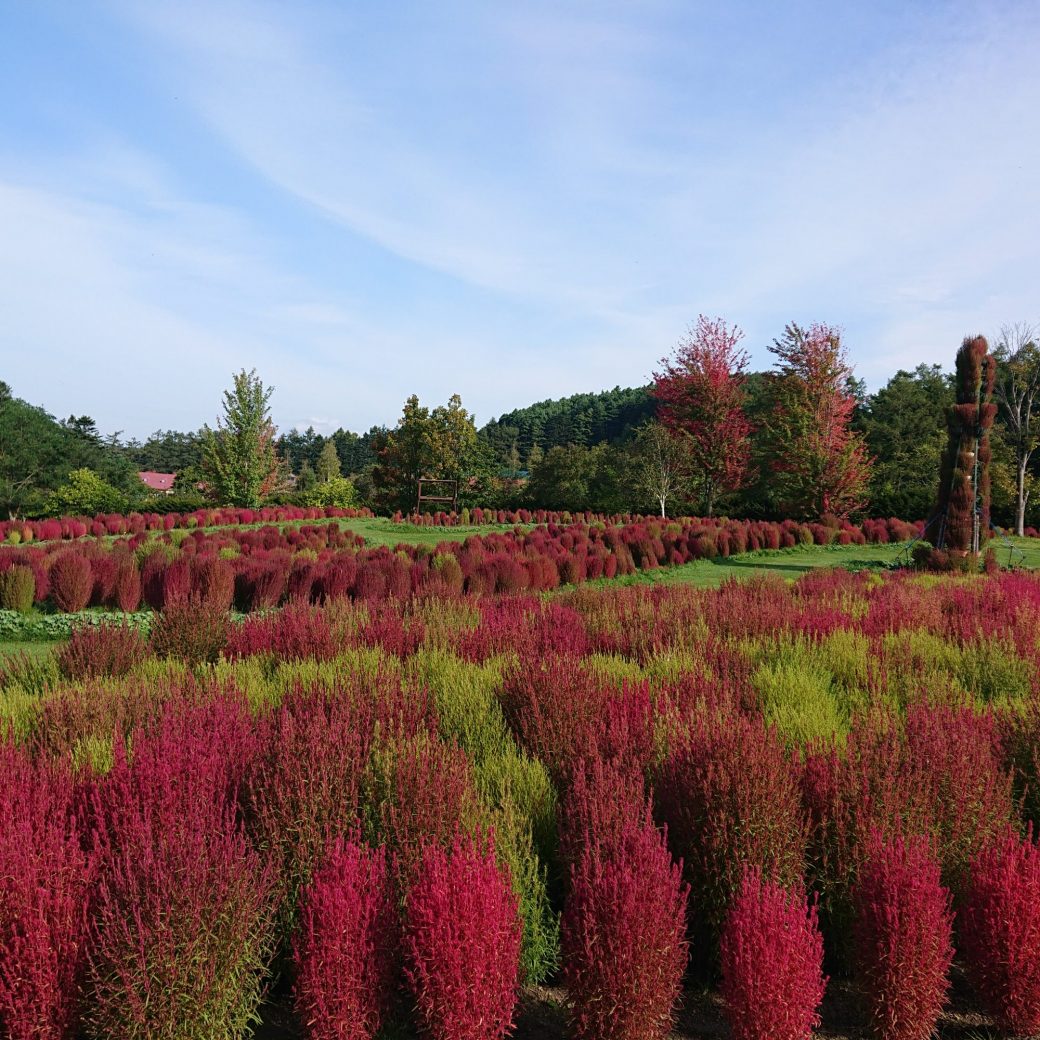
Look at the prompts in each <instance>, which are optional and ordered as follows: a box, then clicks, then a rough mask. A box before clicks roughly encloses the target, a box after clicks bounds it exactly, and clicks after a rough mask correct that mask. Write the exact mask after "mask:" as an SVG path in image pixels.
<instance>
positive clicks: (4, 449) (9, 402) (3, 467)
mask: <svg viewBox="0 0 1040 1040" xmlns="http://www.w3.org/2000/svg"><path fill="white" fill-rule="evenodd" d="M75 469H91V470H93V471H94V472H95V473H97V474H98V476H99V477H100V478H101V479H102V480H104V481H106V482H107V483H108V484H111V485H112V486H113V487H115V488H116V489H117V490H118V491H120V492H121V493H122V494H124V495H126V496H127V497H128V498H133V497H135V496H140V495H141V494H142V493H143V491H144V488H143V485H142V484H141V481H140V480H139V479H138V477H137V467H136V466H135V465H134V463H133V461H132V460H131V459H130V458H128V457H127V455H126V453H125V450H124V449H123V448H122V447H121V446H119V445H118V444H114V443H106V442H105V441H104V440H103V439H102V438H101V437H100V436H99V435H98V433H97V428H96V426H95V425H94V421H93V420H92V419H91V418H89V416H82V417H80V418H79V419H73V420H72V421H71V422H65V423H60V422H58V421H57V420H56V419H55V418H54V416H52V415H50V414H48V413H47V412H46V411H44V409H42V408H39V407H36V406H35V405H31V404H28V403H27V402H25V401H23V400H21V399H19V398H17V397H15V396H14V394H13V393H12V391H11V388H10V387H9V386H8V385H7V384H6V383H4V384H2V387H0V510H2V511H4V512H6V513H7V514H8V515H9V516H23V515H26V514H35V513H41V512H46V511H47V496H48V494H49V493H50V492H52V491H54V490H56V489H57V488H58V487H60V486H61V485H62V484H63V483H64V482H65V481H66V480H67V479H68V476H69V474H70V473H71V472H72V471H73V470H75Z"/></svg>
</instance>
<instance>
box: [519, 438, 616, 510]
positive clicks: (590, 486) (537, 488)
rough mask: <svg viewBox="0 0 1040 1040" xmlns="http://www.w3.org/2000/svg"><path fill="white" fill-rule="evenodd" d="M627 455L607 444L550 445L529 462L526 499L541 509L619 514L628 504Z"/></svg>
mask: <svg viewBox="0 0 1040 1040" xmlns="http://www.w3.org/2000/svg"><path fill="white" fill-rule="evenodd" d="M632 484H633V480H632V473H631V461H630V456H629V455H628V453H626V452H623V451H620V450H619V449H617V448H613V447H611V446H610V445H608V444H598V445H595V446H593V447H589V448H586V447H582V446H580V445H577V444H570V445H565V446H560V445H557V446H554V447H552V448H550V449H549V450H548V451H547V452H545V453H544V454H543V455H542V456H541V458H540V459H539V460H538V461H537V462H532V463H531V476H530V479H529V480H528V483H527V488H526V495H527V499H528V500H529V501H530V502H532V503H537V504H538V506H539V507H541V508H547V509H560V510H563V509H567V510H584V509H591V510H595V511H597V512H603V513H619V512H624V511H626V510H628V509H629V508H630V507H631V504H632V492H631V488H632Z"/></svg>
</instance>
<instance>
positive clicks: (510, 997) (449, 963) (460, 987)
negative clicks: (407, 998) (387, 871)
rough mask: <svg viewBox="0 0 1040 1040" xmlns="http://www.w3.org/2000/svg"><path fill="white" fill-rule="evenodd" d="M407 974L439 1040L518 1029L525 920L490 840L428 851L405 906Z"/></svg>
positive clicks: (491, 1039) (471, 1039)
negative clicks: (516, 1011) (515, 1025)
mask: <svg viewBox="0 0 1040 1040" xmlns="http://www.w3.org/2000/svg"><path fill="white" fill-rule="evenodd" d="M404 951H405V964H406V967H405V972H406V974H407V976H408V981H409V983H410V985H411V988H412V992H413V993H414V994H415V1000H416V1006H417V1008H418V1013H419V1018H420V1021H421V1023H422V1026H423V1029H424V1031H425V1032H426V1033H428V1034H429V1036H430V1037H432V1040H499V1038H501V1037H504V1036H505V1035H506V1034H507V1033H508V1032H509V1030H510V1028H511V1027H512V1024H513V1012H514V1009H515V1007H516V999H517V993H518V990H519V980H520V918H519V914H518V910H517V901H516V896H515V895H514V893H513V886H512V883H511V881H510V878H509V876H508V874H507V872H506V871H505V869H504V868H503V867H501V866H499V864H498V863H497V862H496V859H495V853H494V849H493V847H492V844H491V842H490V841H488V842H487V843H486V845H485V846H484V847H481V846H479V845H477V844H475V843H473V842H472V841H469V840H468V839H465V838H462V837H458V838H456V839H455V841H454V842H453V844H452V845H451V846H450V848H447V849H444V848H441V847H440V846H437V845H429V846H427V847H426V848H425V849H424V850H423V853H422V857H421V866H420V869H419V871H418V873H417V874H416V877H415V882H414V884H413V885H412V887H411V889H410V891H409V893H408V900H407V904H406V907H405V933H404Z"/></svg>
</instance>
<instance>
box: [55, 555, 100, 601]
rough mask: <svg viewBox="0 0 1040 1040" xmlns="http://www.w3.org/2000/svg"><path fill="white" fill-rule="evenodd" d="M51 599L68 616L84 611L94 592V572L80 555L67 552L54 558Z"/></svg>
mask: <svg viewBox="0 0 1040 1040" xmlns="http://www.w3.org/2000/svg"><path fill="white" fill-rule="evenodd" d="M49 577H50V583H51V599H53V600H54V605H55V606H56V607H57V608H58V609H59V610H61V611H64V612H65V613H66V614H74V613H76V611H78V610H82V609H83V608H84V607H85V606H86V605H87V604H88V603H89V602H90V596H91V593H92V592H93V590H94V572H93V571H92V570H91V567H90V563H89V561H88V560H87V559H86V558H85V557H83V556H81V555H80V554H79V553H76V552H72V551H71V550H70V551H67V552H63V553H60V554H59V555H58V556H56V557H55V558H54V562H53V563H52V564H51V567H50V572H49Z"/></svg>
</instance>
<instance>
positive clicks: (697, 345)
mask: <svg viewBox="0 0 1040 1040" xmlns="http://www.w3.org/2000/svg"><path fill="white" fill-rule="evenodd" d="M743 338H744V333H743V332H741V331H740V329H739V328H737V327H736V326H733V327H730V326H729V325H727V324H726V322H724V321H723V320H722V319H721V318H715V319H713V320H709V319H708V318H706V317H705V316H704V315H703V314H702V315H701V316H700V317H699V318H698V319H697V322H696V324H695V325H694V326H693V327H692V328H691V329H690V331H689V333H688V334H687V336H686V338H685V339H684V340H682V342H680V344H679V346H678V347H677V348H676V351H675V356H674V357H673V358H662V359H661V364H662V365H663V368H662V370H661V371H660V372H657V373H655V374H654V387H653V394H654V397H655V398H656V399H657V402H658V414H659V416H660V419H661V422H662V423H664V425H665V426H666V427H667V428H668V429H669V430H670V431H671V432H672V433H673V434H676V435H679V434H681V435H683V443H684V444H686V445H687V446H688V450H689V455H690V471H691V476H692V479H693V480H694V481H695V482H696V484H697V486H698V488H699V491H700V495H701V500H702V502H703V507H704V511H705V512H706V513H707V515H708V516H711V515H712V513H713V512H714V509H715V505H716V503H717V501H718V498H719V496H720V495H721V494H723V493H725V492H729V491H737V490H739V488H740V487H742V486H743V484H744V482H745V480H746V479H747V475H748V462H749V459H750V452H751V424H750V423H749V422H748V419H747V415H746V414H745V411H744V406H745V403H746V392H745V386H744V383H745V373H746V369H747V363H748V355H747V353H746V352H745V351H743V350H741V349H740V347H739V344H740V341H741V340H742V339H743Z"/></svg>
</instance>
